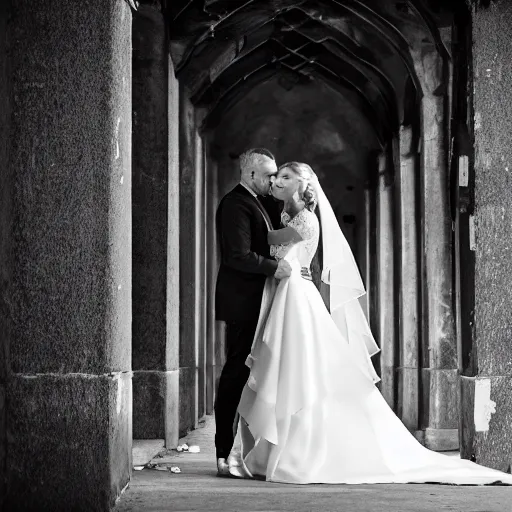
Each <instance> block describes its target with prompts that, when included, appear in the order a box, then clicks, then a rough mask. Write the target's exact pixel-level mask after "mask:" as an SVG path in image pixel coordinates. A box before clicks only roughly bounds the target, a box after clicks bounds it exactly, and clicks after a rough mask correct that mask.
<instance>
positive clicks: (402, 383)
mask: <svg viewBox="0 0 512 512" xmlns="http://www.w3.org/2000/svg"><path fill="white" fill-rule="evenodd" d="M412 142H413V133H412V128H411V127H410V126H402V127H401V128H400V144H399V146H400V165H399V167H398V169H397V175H396V181H395V183H396V198H397V201H396V205H397V221H398V226H397V227H398V229H397V237H398V240H397V242H398V243H397V249H398V280H399V283H400V288H399V302H398V341H399V367H398V415H399V417H400V419H401V420H402V422H403V423H404V424H405V426H406V427H407V428H408V429H409V430H410V431H412V432H413V431H416V430H417V429H418V405H419V328H418V327H419V317H418V305H419V277H420V276H419V254H418V236H417V226H418V223H419V218H418V214H419V212H418V205H417V200H416V190H417V175H416V174H417V166H416V164H417V157H416V153H415V149H416V148H413V147H412Z"/></svg>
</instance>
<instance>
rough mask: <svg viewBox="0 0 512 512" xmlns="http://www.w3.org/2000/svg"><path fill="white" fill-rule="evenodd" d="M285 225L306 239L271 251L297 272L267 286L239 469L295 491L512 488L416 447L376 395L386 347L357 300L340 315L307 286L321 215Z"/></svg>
mask: <svg viewBox="0 0 512 512" xmlns="http://www.w3.org/2000/svg"><path fill="white" fill-rule="evenodd" d="M320 214H321V216H323V215H324V212H323V211H321V212H320ZM322 222H323V220H322ZM283 224H284V225H287V224H288V225H289V226H292V227H293V228H295V230H296V231H297V232H299V233H300V235H301V236H302V239H303V240H302V241H301V242H299V243H296V244H289V245H281V246H273V247H272V254H273V255H274V256H275V257H276V259H281V258H286V260H287V261H289V263H290V265H291V266H292V269H293V271H292V274H291V276H290V277H289V278H286V279H283V280H281V281H279V282H277V281H276V280H275V279H274V278H268V279H267V282H266V286H265V290H264V296H263V301H262V307H261V312H260V320H259V324H258V328H257V331H256V336H255V339H254V344H253V348H252V351H251V355H250V356H249V358H248V360H247V365H248V366H249V367H250V370H251V371H250V377H249V380H248V382H247V384H246V386H245V388H244V391H243V394H242V398H241V401H240V404H239V409H238V411H239V413H240V422H239V425H238V433H237V438H236V440H235V446H234V448H233V451H232V454H231V456H230V459H231V462H232V463H233V464H234V465H235V466H239V469H240V470H241V471H242V472H243V473H244V474H245V476H247V477H251V476H256V475H257V476H260V477H265V478H266V480H268V481H273V482H286V483H295V484H308V483H331V484H341V483H345V484H363V483H368V484H370V483H408V482H411V483H412V482H417V483H419V482H437V483H448V484H489V483H495V482H502V483H508V484H512V475H509V474H505V473H502V472H499V471H496V470H493V469H489V468H486V467H483V466H479V465H477V464H475V463H473V462H470V461H467V460H460V459H457V458H454V457H449V456H446V455H442V454H439V453H436V452H432V451H430V450H428V449H426V448H425V447H423V446H422V445H421V444H420V443H418V442H417V441H416V439H415V438H414V437H413V435H412V434H411V433H410V432H409V431H408V430H407V428H406V427H405V426H404V425H403V424H402V422H401V421H400V420H399V419H398V418H397V416H395V414H394V412H393V411H392V410H391V409H390V408H389V406H388V405H387V403H386V401H385V400H384V398H383V397H382V395H381V393H380V392H379V390H378V389H377V388H376V387H375V382H377V381H378V380H379V378H378V376H377V375H376V373H375V371H374V369H373V365H372V363H371V360H370V355H371V354H373V353H375V352H376V351H378V347H377V346H376V345H375V342H374V341H373V337H372V336H371V332H370V330H369V327H368V324H367V322H366V319H365V317H364V314H363V312H362V310H361V307H360V306H359V303H358V301H357V300H351V301H346V302H345V303H344V304H343V307H339V308H337V311H336V312H335V313H334V312H333V316H331V314H330V313H329V311H328V309H327V308H326V306H325V304H324V302H323V299H322V297H321V295H320V293H319V292H318V290H317V288H316V287H315V285H314V283H313V282H312V281H309V280H306V279H304V278H303V277H301V267H308V268H309V266H310V263H311V260H312V258H313V256H314V254H315V252H316V249H317V246H318V240H319V231H320V227H319V221H318V218H317V216H316V215H315V214H314V213H312V212H310V211H308V210H306V209H304V210H302V211H301V212H300V213H299V214H297V215H296V217H295V218H293V219H292V220H290V219H289V217H288V216H287V215H286V214H285V213H284V214H283ZM338 229H339V228H338ZM324 236H325V234H324ZM324 260H325V252H324ZM349 288H350V285H349ZM335 315H337V316H336V317H335Z"/></svg>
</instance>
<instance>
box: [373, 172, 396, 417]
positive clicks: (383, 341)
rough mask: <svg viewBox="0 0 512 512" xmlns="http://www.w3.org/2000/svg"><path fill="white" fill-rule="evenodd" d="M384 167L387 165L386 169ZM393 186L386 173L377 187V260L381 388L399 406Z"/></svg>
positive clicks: (383, 393) (389, 400)
mask: <svg viewBox="0 0 512 512" xmlns="http://www.w3.org/2000/svg"><path fill="white" fill-rule="evenodd" d="M382 170H383V169H382ZM394 242H395V239H394V229H393V187H390V186H386V184H385V182H384V175H381V177H380V180H379V188H378V190H377V250H378V255H377V261H378V294H379V299H378V303H379V306H378V311H379V328H378V332H377V333H376V338H377V341H378V343H379V345H380V348H381V352H380V364H381V379H382V382H381V392H382V395H383V396H384V398H385V399H386V402H387V403H388V404H389V406H390V407H392V408H395V406H396V371H395V369H396V364H395V360H396V356H397V354H396V346H395V345H396V333H395V322H396V315H395V304H396V303H395V295H394V294H395V272H394V265H395V262H394Z"/></svg>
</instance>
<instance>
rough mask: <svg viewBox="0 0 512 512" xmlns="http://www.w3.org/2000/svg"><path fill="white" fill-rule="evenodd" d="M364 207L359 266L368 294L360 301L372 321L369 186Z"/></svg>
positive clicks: (361, 222)
mask: <svg viewBox="0 0 512 512" xmlns="http://www.w3.org/2000/svg"><path fill="white" fill-rule="evenodd" d="M363 194H364V195H363V205H364V206H363V209H362V219H361V220H360V222H359V224H358V226H359V229H358V233H357V239H358V242H357V247H358V253H359V268H360V270H361V277H362V278H363V282H364V286H365V289H366V294H365V295H363V296H362V297H361V298H360V299H359V302H360V303H361V307H362V308H363V311H364V314H365V315H366V318H367V320H368V322H369V321H370V293H371V284H370V282H371V278H370V275H371V271H370V269H371V265H372V262H371V252H370V238H371V232H370V230H371V220H370V219H371V204H370V201H371V195H370V191H369V190H368V189H367V188H364V190H363Z"/></svg>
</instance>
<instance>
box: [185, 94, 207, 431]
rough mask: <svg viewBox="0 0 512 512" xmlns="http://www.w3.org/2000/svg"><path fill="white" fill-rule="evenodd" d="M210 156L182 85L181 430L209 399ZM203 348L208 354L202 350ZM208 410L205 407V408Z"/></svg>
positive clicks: (194, 421)
mask: <svg viewBox="0 0 512 512" xmlns="http://www.w3.org/2000/svg"><path fill="white" fill-rule="evenodd" d="M203 173H204V156H203V149H202V140H201V136H200V135H199V132H198V118H197V113H196V111H195V108H194V106H193V105H192V104H191V102H190V99H189V96H188V92H187V91H186V90H185V89H184V88H183V87H180V357H179V360H180V432H181V433H185V432H186V431H187V430H190V429H192V428H195V427H196V426H197V421H198V419H199V418H198V416H199V411H200V409H201V407H200V405H199V400H200V399H201V400H203V399H204V391H202V392H200V391H199V389H200V387H201V389H204V378H203V377H202V376H201V379H202V380H201V379H200V373H199V370H198V368H199V362H200V359H201V361H202V360H203V359H204V355H205V354H204V350H203V348H202V347H201V343H203V342H204V338H203V336H204V312H203V308H202V303H203V302H204V292H205V290H204V275H203V274H204V272H203V270H202V266H203V264H204V256H203V254H204V250H203V248H204V241H203V231H204V230H203V228H202V226H203V224H204V217H203V215H204V213H203V212H204V209H203V200H204V190H203V189H204V176H203ZM200 350H201V351H202V353H201V354H200ZM202 408H203V409H204V405H203V406H202Z"/></svg>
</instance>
